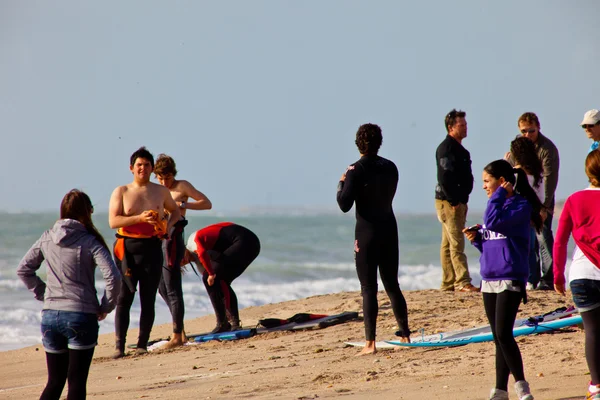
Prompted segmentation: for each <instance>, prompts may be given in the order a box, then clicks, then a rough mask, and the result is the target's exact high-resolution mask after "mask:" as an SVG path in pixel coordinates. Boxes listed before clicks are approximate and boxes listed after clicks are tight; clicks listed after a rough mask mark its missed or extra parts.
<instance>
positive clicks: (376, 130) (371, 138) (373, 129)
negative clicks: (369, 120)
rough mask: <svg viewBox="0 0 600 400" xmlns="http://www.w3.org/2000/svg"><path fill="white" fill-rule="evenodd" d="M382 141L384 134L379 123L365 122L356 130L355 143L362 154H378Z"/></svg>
mask: <svg viewBox="0 0 600 400" xmlns="http://www.w3.org/2000/svg"><path fill="white" fill-rule="evenodd" d="M382 142H383V136H382V135H381V128H380V127H379V126H378V125H375V124H364V125H361V126H360V127H359V128H358V131H357V132H356V141H355V143H356V147H358V151H360V154H377V153H378V152H379V148H380V147H381V143H382Z"/></svg>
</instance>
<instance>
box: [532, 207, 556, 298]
mask: <svg viewBox="0 0 600 400" xmlns="http://www.w3.org/2000/svg"><path fill="white" fill-rule="evenodd" d="M536 236H537V241H538V244H539V248H540V252H539V261H540V263H541V265H542V276H541V279H540V283H542V284H545V285H547V286H549V287H551V288H553V287H554V273H553V271H552V248H553V247H554V236H553V235H552V214H550V213H549V214H548V218H546V221H544V225H543V226H542V232H541V233H538V234H537V235H536Z"/></svg>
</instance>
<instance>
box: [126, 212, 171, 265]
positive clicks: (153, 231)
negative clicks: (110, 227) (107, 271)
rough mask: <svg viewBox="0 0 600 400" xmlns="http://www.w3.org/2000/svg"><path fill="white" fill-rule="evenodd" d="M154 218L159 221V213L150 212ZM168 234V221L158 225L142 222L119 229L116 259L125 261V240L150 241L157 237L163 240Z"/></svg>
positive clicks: (162, 221) (159, 222)
mask: <svg viewBox="0 0 600 400" xmlns="http://www.w3.org/2000/svg"><path fill="white" fill-rule="evenodd" d="M150 213H151V214H152V216H153V217H155V218H156V219H157V220H158V213H157V212H156V211H154V210H150ZM166 234H167V220H160V221H158V222H157V223H156V224H149V223H148V222H140V223H138V224H133V225H129V226H125V227H122V228H119V229H117V242H116V243H115V257H117V258H118V259H119V260H121V261H122V260H123V258H124V257H125V238H135V239H149V238H153V237H157V238H160V239H162V238H163V237H164V236H165V235H166Z"/></svg>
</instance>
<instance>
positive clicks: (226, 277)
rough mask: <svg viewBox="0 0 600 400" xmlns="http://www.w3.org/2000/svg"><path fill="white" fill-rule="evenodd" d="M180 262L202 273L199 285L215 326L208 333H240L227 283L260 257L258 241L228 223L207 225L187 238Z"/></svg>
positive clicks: (235, 305) (236, 308)
mask: <svg viewBox="0 0 600 400" xmlns="http://www.w3.org/2000/svg"><path fill="white" fill-rule="evenodd" d="M186 248H187V251H186V254H185V257H184V262H187V261H188V260H189V261H194V263H195V264H196V265H197V266H198V267H199V268H200V269H203V270H204V273H203V277H202V281H203V282H204V286H205V287H206V291H207V292H208V296H209V297H210V302H211V303H212V306H213V308H214V310H215V317H216V319H217V326H216V327H215V329H213V331H212V332H211V333H220V332H228V331H234V330H238V329H240V327H241V325H240V314H239V310H238V301H237V296H236V295H235V292H234V291H233V288H232V287H231V282H233V280H234V279H235V278H237V277H238V276H240V275H241V274H242V273H243V272H244V271H245V270H246V268H248V266H249V265H250V264H251V263H252V261H254V259H255V258H256V257H257V256H258V254H259V253H260V241H259V240H258V237H257V236H256V235H255V234H254V233H253V232H252V231H251V230H249V229H247V228H244V227H243V226H241V225H237V224H234V223H232V222H221V223H218V224H214V225H209V226H207V227H205V228H202V229H200V230H199V231H197V232H194V233H192V234H191V235H190V237H189V239H188V241H187V244H186Z"/></svg>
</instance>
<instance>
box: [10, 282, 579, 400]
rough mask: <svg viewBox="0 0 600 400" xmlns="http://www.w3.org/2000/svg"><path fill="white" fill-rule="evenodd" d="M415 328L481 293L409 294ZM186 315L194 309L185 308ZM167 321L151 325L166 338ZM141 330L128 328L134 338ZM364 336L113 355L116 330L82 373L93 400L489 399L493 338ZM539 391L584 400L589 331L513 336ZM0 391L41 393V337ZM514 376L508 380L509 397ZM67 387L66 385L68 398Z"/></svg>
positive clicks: (383, 319)
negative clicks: (421, 345)
mask: <svg viewBox="0 0 600 400" xmlns="http://www.w3.org/2000/svg"><path fill="white" fill-rule="evenodd" d="M404 295H405V296H406V300H407V303H408V309H409V318H410V326H411V330H412V331H413V332H414V331H417V330H419V329H421V328H423V329H424V333H425V334H431V333H439V332H443V331H448V330H455V329H464V328H470V327H475V326H479V325H485V324H487V320H486V318H485V314H484V310H483V305H482V300H481V296H480V295H479V294H471V293H452V292H450V293H448V292H440V291H437V290H421V291H407V292H404ZM567 304H571V300H570V297H567V298H566V299H565V298H561V297H560V296H558V295H557V294H555V293H553V292H530V295H529V302H528V303H527V304H525V305H521V308H520V312H519V315H518V316H517V317H518V318H523V317H527V316H531V315H536V314H540V313H544V312H547V311H551V310H554V309H555V308H557V307H560V306H564V305H567ZM379 305H380V312H379V320H378V340H386V339H393V338H394V336H393V332H394V331H395V329H396V327H395V320H394V317H393V315H392V311H391V309H390V304H389V301H388V299H387V296H385V295H384V294H383V293H382V292H380V295H379ZM360 310H361V299H360V293H358V292H345V293H337V294H331V295H324V296H314V297H310V298H306V299H302V300H295V301H289V302H284V303H279V304H269V305H265V306H260V307H249V308H245V309H243V310H241V318H242V322H243V324H244V326H245V327H252V326H255V325H256V324H257V321H258V320H259V319H262V318H271V317H277V318H287V317H290V316H292V315H294V314H295V313H298V312H311V313H322V314H337V313H340V312H343V311H360ZM189 317H193V316H188V318H189ZM214 322H215V321H214V316H212V315H210V316H206V317H202V318H196V319H188V320H187V321H186V331H187V332H190V333H196V332H205V331H209V330H210V329H212V328H213V326H214ZM170 330H171V326H170V324H165V325H160V326H155V327H154V329H153V332H152V338H159V337H166V336H168V335H169V333H170ZM136 338H137V330H136V329H131V330H130V331H129V335H128V339H129V342H128V343H135V339H136ZM360 340H364V330H363V323H362V321H361V320H357V321H351V322H347V323H344V324H341V325H337V326H332V327H328V328H325V329H319V330H309V331H299V332H273V333H267V334H260V335H256V336H254V337H252V338H248V339H242V340H237V341H231V342H209V343H203V344H200V345H194V346H184V347H180V348H178V349H174V350H169V351H162V352H161V351H156V352H152V353H149V354H147V355H141V356H135V355H129V356H127V357H125V358H123V359H119V360H112V359H110V358H109V355H110V354H111V353H112V352H113V349H114V337H113V335H112V334H107V335H101V336H100V339H99V344H98V347H97V348H96V352H95V357H94V361H93V363H92V367H91V370H90V376H89V379H88V398H90V399H103V400H125V399H246V398H255V399H321V398H336V397H339V398H345V399H372V398H377V399H379V400H384V399H411V400H412V399H437V398H443V399H447V400H459V399H461V400H464V399H487V398H488V397H487V396H488V394H489V391H490V389H491V388H492V386H493V385H494V345H493V343H491V342H488V343H481V344H470V345H467V346H462V347H454V348H441V349H416V348H412V349H407V348H400V349H394V350H380V351H379V352H378V353H377V354H374V355H368V356H361V357H355V355H356V354H357V353H358V351H359V350H358V349H357V348H351V347H347V346H345V345H344V342H345V341H360ZM517 341H518V343H519V346H520V348H521V352H522V354H523V360H524V365H525V374H526V377H527V379H528V381H529V382H530V384H531V388H532V392H533V394H534V395H535V398H536V399H540V400H543V399H563V400H565V399H571V398H576V399H583V398H584V396H585V391H586V386H587V384H588V382H589V373H588V370H587V366H586V362H585V357H584V348H583V343H584V333H583V331H582V330H580V329H579V328H569V329H564V330H561V331H560V332H557V333H553V334H541V335H531V336H525V337H520V338H518V339H517ZM0 368H1V370H2V372H3V373H2V377H1V378H0V399H36V398H39V395H40V393H41V391H42V389H43V387H44V385H45V380H46V366H45V355H44V351H43V348H42V346H41V345H38V346H31V347H27V348H23V349H19V350H14V351H6V352H2V353H0ZM512 384H513V381H512V378H511V382H510V384H509V390H510V394H511V398H514V397H515V395H514V391H513V390H512V389H513V388H512ZM65 396H66V388H65V391H64V392H63V398H65Z"/></svg>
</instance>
